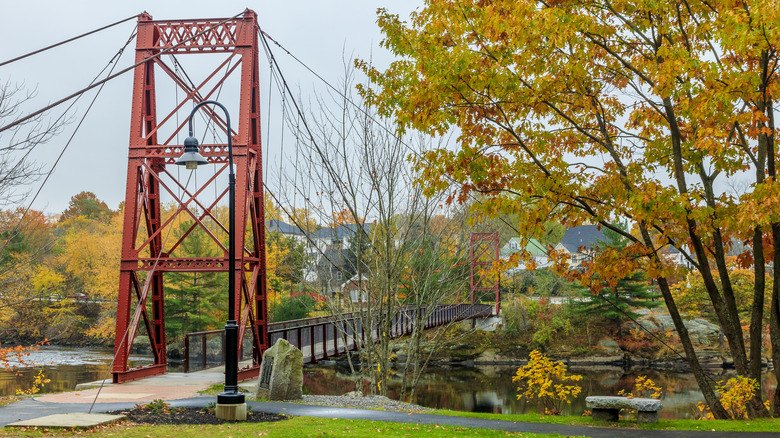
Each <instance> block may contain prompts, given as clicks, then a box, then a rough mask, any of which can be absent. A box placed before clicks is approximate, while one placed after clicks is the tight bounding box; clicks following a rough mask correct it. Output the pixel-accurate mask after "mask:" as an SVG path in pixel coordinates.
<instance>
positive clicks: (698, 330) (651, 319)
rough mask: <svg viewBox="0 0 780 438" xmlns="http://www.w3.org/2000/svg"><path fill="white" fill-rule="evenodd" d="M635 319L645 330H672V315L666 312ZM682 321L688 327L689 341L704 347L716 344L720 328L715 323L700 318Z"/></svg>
mask: <svg viewBox="0 0 780 438" xmlns="http://www.w3.org/2000/svg"><path fill="white" fill-rule="evenodd" d="M637 321H638V322H639V323H640V324H641V325H642V327H643V328H645V329H647V330H658V331H661V332H664V331H667V330H674V323H673V322H672V317H671V316H669V314H668V313H660V314H653V315H645V316H642V317H640V318H639V319H638V320H637ZM683 323H684V324H685V327H686V328H687V329H688V334H689V335H690V336H691V341H692V342H693V343H694V344H696V345H699V346H704V347H711V346H715V345H717V343H718V335H719V333H720V328H719V327H718V326H717V325H716V324H713V323H711V322H709V321H707V320H706V319H702V318H694V319H689V320H684V321H683Z"/></svg>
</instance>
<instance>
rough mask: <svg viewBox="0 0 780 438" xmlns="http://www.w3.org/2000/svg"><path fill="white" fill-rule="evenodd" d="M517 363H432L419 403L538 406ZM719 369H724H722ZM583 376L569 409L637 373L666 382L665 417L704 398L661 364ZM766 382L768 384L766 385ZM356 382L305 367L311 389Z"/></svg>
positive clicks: (516, 409) (687, 411) (326, 390)
mask: <svg viewBox="0 0 780 438" xmlns="http://www.w3.org/2000/svg"><path fill="white" fill-rule="evenodd" d="M516 369H517V367H510V366H478V367H473V368H471V367H469V368H465V367H464V368H432V369H430V370H429V371H428V373H427V374H426V375H425V376H424V377H423V379H422V381H421V383H420V386H419V388H418V395H417V400H416V403H417V404H420V405H422V406H427V407H431V408H441V409H451V410H456V411H471V412H493V413H504V414H520V413H526V412H536V406H535V405H533V404H531V403H528V402H526V401H525V400H518V399H517V389H516V385H515V384H514V383H513V382H512V376H513V375H514V372H515V370H516ZM718 371H720V370H718ZM572 372H573V373H575V374H580V375H582V376H583V379H582V381H581V382H580V385H581V386H582V393H581V394H580V396H579V397H578V398H577V399H576V400H575V401H574V402H573V403H572V405H571V407H570V408H569V411H568V412H566V413H567V414H570V415H582V413H583V412H584V411H585V409H586V408H585V397H587V396H589V395H617V393H618V391H620V390H621V389H625V390H627V391H630V390H631V389H632V388H633V386H634V382H635V380H636V378H637V377H638V376H641V375H645V376H648V377H649V378H651V379H652V380H653V381H654V382H656V383H657V384H658V385H659V386H661V387H662V388H664V391H665V393H664V398H663V406H664V407H663V410H662V411H661V417H662V418H669V419H671V418H694V417H695V413H696V412H697V408H696V405H697V404H698V402H700V401H703V400H704V399H703V397H702V394H701V391H699V389H698V387H697V385H696V381H695V380H694V378H693V375H692V374H689V373H670V372H662V371H657V370H652V369H650V370H641V369H632V370H630V371H623V370H620V369H618V368H616V369H610V370H605V369H601V370H597V369H577V370H573V371H572ZM710 374H711V377H712V378H713V379H715V380H718V381H719V380H722V379H726V378H728V377H730V376H732V375H733V374H732V373H724V372H721V373H716V372H712V371H711V372H710ZM763 379H764V384H765V386H764V388H765V391H766V392H767V393H771V392H772V391H774V387H775V379H774V376H773V375H772V374H771V373H764V375H763ZM767 384H768V386H766V385H767ZM399 387H400V379H395V380H391V381H390V382H389V386H388V388H389V392H390V397H391V398H396V399H397V398H398V396H399ZM353 389H354V385H353V384H352V382H351V380H350V379H349V376H348V375H346V374H343V373H341V372H339V371H338V370H337V369H335V368H315V367H311V368H306V369H305V371H304V392H306V390H308V392H309V393H311V394H326V395H338V394H344V393H346V392H348V391H352V390H353Z"/></svg>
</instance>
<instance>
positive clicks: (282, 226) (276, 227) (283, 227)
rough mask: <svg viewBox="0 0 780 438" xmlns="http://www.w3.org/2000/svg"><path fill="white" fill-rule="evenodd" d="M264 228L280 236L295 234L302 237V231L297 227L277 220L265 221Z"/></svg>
mask: <svg viewBox="0 0 780 438" xmlns="http://www.w3.org/2000/svg"><path fill="white" fill-rule="evenodd" d="M265 226H266V228H268V231H276V232H279V233H282V234H295V235H299V236H302V235H303V231H301V230H300V229H299V228H298V227H296V226H293V225H290V224H287V223H284V222H282V221H280V220H279V219H271V220H267V221H265Z"/></svg>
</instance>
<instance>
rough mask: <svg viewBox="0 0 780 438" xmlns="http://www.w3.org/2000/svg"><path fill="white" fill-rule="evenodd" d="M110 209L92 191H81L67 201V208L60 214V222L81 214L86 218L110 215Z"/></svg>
mask: <svg viewBox="0 0 780 438" xmlns="http://www.w3.org/2000/svg"><path fill="white" fill-rule="evenodd" d="M111 213H112V211H111V209H110V208H108V205H106V203H105V202H103V201H101V200H100V199H98V197H97V195H95V194H94V193H92V192H81V193H79V194H77V195H73V196H72V197H71V198H70V202H69V203H68V208H66V209H65V211H63V212H62V214H61V215H60V222H64V221H66V220H68V219H71V218H75V217H79V216H83V217H85V218H86V219H100V218H104V217H108V216H110V215H111Z"/></svg>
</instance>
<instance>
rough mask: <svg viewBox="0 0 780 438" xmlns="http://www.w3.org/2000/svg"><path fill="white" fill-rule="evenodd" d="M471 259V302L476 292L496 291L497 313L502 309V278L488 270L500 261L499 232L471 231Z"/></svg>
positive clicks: (472, 302)
mask: <svg viewBox="0 0 780 438" xmlns="http://www.w3.org/2000/svg"><path fill="white" fill-rule="evenodd" d="M469 259H470V261H471V275H470V277H471V304H474V295H475V293H476V292H495V294H496V315H498V314H499V313H500V311H501V295H500V289H499V288H500V285H501V284H500V279H499V277H498V276H495V277H493V276H492V275H490V274H489V273H487V272H486V271H489V270H491V269H493V264H494V263H495V262H496V261H498V233H471V241H470V245H469Z"/></svg>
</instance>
